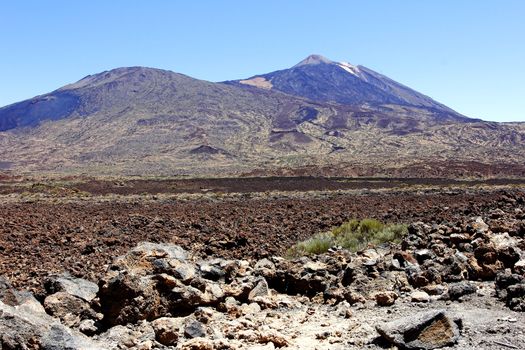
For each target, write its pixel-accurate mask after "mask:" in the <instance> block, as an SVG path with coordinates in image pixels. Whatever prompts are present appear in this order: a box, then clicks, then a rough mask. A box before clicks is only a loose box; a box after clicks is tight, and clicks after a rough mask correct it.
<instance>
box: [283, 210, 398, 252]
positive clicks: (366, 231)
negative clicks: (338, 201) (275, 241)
mask: <svg viewBox="0 0 525 350" xmlns="http://www.w3.org/2000/svg"><path fill="white" fill-rule="evenodd" d="M406 233H407V226H406V225H400V224H389V225H385V224H383V223H382V222H380V221H378V220H375V219H363V220H361V221H359V220H355V219H354V220H351V221H348V222H345V223H343V224H342V225H341V226H338V227H334V228H332V230H331V231H329V232H322V233H318V234H316V235H314V236H313V237H311V238H309V239H307V240H305V241H302V242H299V243H297V244H295V245H294V246H293V247H291V248H290V249H289V250H288V252H287V255H288V256H290V257H297V256H302V255H312V254H321V253H324V252H326V251H327V250H328V249H330V247H334V246H340V247H342V248H344V249H348V250H350V251H353V252H356V251H359V250H363V249H365V248H367V247H368V246H369V245H372V246H376V245H380V244H383V243H387V242H393V243H399V242H401V239H402V238H403V236H404V235H405V234H406Z"/></svg>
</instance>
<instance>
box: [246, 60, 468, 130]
mask: <svg viewBox="0 0 525 350" xmlns="http://www.w3.org/2000/svg"><path fill="white" fill-rule="evenodd" d="M237 82H238V83H240V84H245V85H252V86H257V87H261V88H266V89H274V90H278V91H281V92H284V93H287V94H290V95H295V96H301V97H306V98H308V99H310V100H314V101H323V102H336V103H341V104H345V105H367V106H374V107H377V106H381V105H391V104H393V105H401V106H412V107H420V108H427V109H431V110H433V111H434V112H439V113H440V114H441V118H445V119H457V120H464V119H465V117H464V116H462V115H460V114H459V113H457V112H455V111H454V110H452V109H450V108H448V107H446V106H445V105H443V104H441V103H438V102H436V101H434V100H433V99H431V98H430V97H428V96H425V95H423V94H421V93H419V92H417V91H415V90H412V89H410V88H408V87H406V86H404V85H402V84H400V83H398V82H396V81H394V80H392V79H390V78H388V77H386V76H384V75H382V74H379V73H377V72H375V71H373V70H371V69H369V68H366V67H364V66H359V65H358V66H355V65H352V64H350V63H347V62H335V61H332V60H330V59H328V58H326V57H323V56H321V55H310V56H308V57H307V58H305V59H304V60H302V61H301V62H299V63H298V64H296V65H295V66H293V67H291V68H289V69H284V70H279V71H275V72H271V73H266V74H261V75H256V76H252V77H250V78H247V79H243V80H238V81H237Z"/></svg>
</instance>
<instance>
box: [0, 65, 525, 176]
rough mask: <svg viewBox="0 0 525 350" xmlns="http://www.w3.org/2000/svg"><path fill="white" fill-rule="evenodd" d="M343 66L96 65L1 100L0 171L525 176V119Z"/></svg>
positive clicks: (96, 173)
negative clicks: (99, 68) (229, 75)
mask: <svg viewBox="0 0 525 350" xmlns="http://www.w3.org/2000/svg"><path fill="white" fill-rule="evenodd" d="M341 66H343V67H346V68H348V70H351V71H353V68H351V67H353V66H350V65H348V66H345V65H343V64H339V63H335V62H332V61H330V60H328V59H325V58H322V57H320V56H310V57H308V58H307V59H306V60H303V61H302V62H301V63H299V64H298V65H296V66H295V67H292V68H290V69H288V70H283V71H278V72H274V73H269V74H267V75H260V76H255V77H252V78H251V79H247V80H245V81H230V82H225V83H212V82H207V81H202V80H197V79H193V78H191V77H188V76H186V75H183V74H178V73H174V72H171V71H166V70H161V69H153V68H145V67H129V68H117V69H113V70H110V71H106V72H102V73H99V74H94V75H90V76H87V77H85V78H83V79H81V80H80V81H78V82H76V83H73V84H70V85H66V86H64V87H62V88H59V89H57V90H55V91H53V92H51V93H48V94H45V95H41V96H37V97H34V98H32V99H29V100H26V101H22V102H19V103H15V104H12V105H10V106H6V107H3V108H0V149H1V150H2V152H0V170H2V169H4V170H9V171H14V172H26V171H28V172H38V173H61V174H79V173H85V174H92V175H101V174H102V175H134V174H137V175H192V176H194V175H206V176H209V175H212V176H226V175H240V174H266V175H267V174H305V175H308V174H316V175H353V176H355V175H388V176H396V175H399V176H447V175H451V174H452V175H454V176H456V175H458V176H460V175H463V176H465V175H491V174H500V173H507V174H510V175H525V172H523V170H524V169H523V164H524V163H525V162H524V160H525V150H524V149H523V147H521V145H523V144H524V142H525V125H524V124H522V123H507V124H498V123H490V122H483V121H480V120H475V119H469V118H466V117H464V116H461V115H459V114H458V113H456V112H454V111H453V110H451V109H449V108H447V107H445V106H443V105H441V104H439V103H437V102H435V101H433V100H431V99H430V98H428V97H426V96H423V95H421V94H419V93H417V92H415V91H413V90H410V89H409V88H407V87H404V86H402V85H400V84H397V83H396V82H394V81H392V80H390V79H388V78H386V77H383V76H381V75H378V74H377V73H374V72H372V71H369V70H367V69H366V68H364V67H361V66H357V68H355V72H354V73H355V74H353V73H349V72H348V70H346V69H344V68H342V67H341ZM286 77H288V78H286ZM330 91H332V92H330ZM343 91H346V92H344V93H343ZM330 96H332V97H330ZM345 96H346V97H345ZM345 98H346V100H345Z"/></svg>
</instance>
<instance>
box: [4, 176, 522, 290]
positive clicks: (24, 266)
mask: <svg viewBox="0 0 525 350" xmlns="http://www.w3.org/2000/svg"><path fill="white" fill-rule="evenodd" d="M192 181H193V182H192ZM214 181H216V180H199V181H194V180H187V183H190V184H193V186H194V188H195V189H196V188H197V187H199V188H200V187H201V186H202V184H203V183H205V184H207V185H206V187H207V188H214V189H215V190H216V187H214V186H213V184H214ZM222 181H224V180H222ZM268 181H270V180H268ZM272 181H273V180H272ZM279 181H280V182H274V184H281V185H283V184H284V185H286V186H288V187H286V186H284V185H283V186H284V188H307V187H308V186H307V183H308V181H310V180H308V179H306V180H304V179H303V180H298V179H287V180H279ZM294 181H295V182H294ZM327 181H328V180H327ZM334 181H335V182H334ZM326 183H332V184H333V183H336V184H340V183H343V184H350V185H353V183H352V182H337V181H336V180H330V181H328V182H326ZM371 183H375V182H371ZM88 184H89V182H88ZM210 184H211V185H210ZM221 184H224V182H222V183H221ZM230 184H231V186H232V188H230V189H229V190H228V191H233V189H235V190H237V191H239V190H240V189H243V188H247V189H249V188H259V187H257V186H260V185H258V184H256V185H252V184H250V182H249V181H247V182H245V183H244V184H243V182H242V181H239V180H235V181H233V180H231V182H230ZM361 185H362V183H361ZM86 186H91V187H88V188H87V189H91V191H92V192H95V193H107V191H103V190H96V191H95V190H94V189H95V188H101V187H103V186H102V185H100V186H99V187H96V186H94V185H86ZM148 186H150V187H149V188H148V187H147V186H145V187H142V188H140V187H137V185H136V183H134V184H133V186H129V185H124V186H122V187H123V188H134V189H135V190H136V191H139V193H143V192H150V191H153V190H152V188H164V183H157V184H154V183H153V182H151V181H150V183H149V185H148ZM243 186H244V187H243ZM250 186H252V187H250ZM261 186H262V185H261ZM110 187H111V186H110ZM276 187H277V186H274V188H276ZM320 187H321V186H320ZM320 187H318V188H320ZM145 188H148V189H147V190H146V189H145ZM281 189H282V188H281ZM109 192H111V191H109ZM126 193H129V192H126ZM131 193H135V192H134V191H133V192H131ZM296 195H297V196H296V197H293V198H290V197H288V198H287V197H283V196H282V195H279V194H272V193H268V194H266V195H259V196H256V197H255V198H251V197H250V196H245V197H241V198H229V199H227V200H222V201H218V200H216V199H202V198H201V199H194V200H179V199H176V197H173V198H171V199H170V198H169V197H163V199H159V200H151V199H148V200H142V199H136V198H135V197H133V198H131V197H130V198H129V200H118V201H117V200H111V201H102V200H100V198H101V197H96V196H94V197H88V199H84V200H73V201H65V200H58V201H56V202H50V201H33V202H23V201H11V202H7V201H6V202H3V203H2V204H0V275H4V276H6V277H7V278H8V279H9V280H11V282H12V283H13V284H14V285H15V286H16V287H19V288H31V289H34V290H40V289H41V286H42V279H43V278H44V277H45V276H47V275H49V274H50V273H54V272H60V271H69V272H71V273H72V274H74V275H76V276H81V277H85V278H88V279H91V280H96V279H97V278H99V277H100V275H101V274H102V273H103V271H104V270H105V268H106V267H107V264H109V263H110V262H111V260H112V258H113V257H115V256H117V255H120V254H123V253H125V252H126V251H127V250H128V249H129V248H130V247H132V246H134V245H135V244H136V243H137V242H140V241H151V242H173V243H176V244H180V245H181V246H183V247H184V248H187V249H190V250H193V251H196V252H199V253H202V254H208V255H220V256H224V257H235V258H246V259H247V258H252V257H253V258H260V257H263V256H267V255H276V254H277V255H280V254H283V253H285V252H286V249H287V248H289V247H290V246H291V245H293V244H294V243H295V242H297V241H298V240H300V239H304V238H306V237H308V236H310V235H312V234H314V233H317V232H319V231H323V230H327V229H329V228H330V227H332V226H335V225H339V224H341V223H342V222H344V221H346V220H349V219H352V218H365V217H374V218H378V219H381V220H383V221H386V222H406V223H409V222H413V221H418V220H424V221H426V222H440V221H442V220H457V219H458V218H460V217H464V216H473V215H477V214H481V213H483V212H485V211H487V210H490V209H493V208H497V207H498V205H499V204H501V202H504V201H512V200H516V198H518V200H523V197H524V195H525V192H524V191H523V187H521V189H519V188H517V187H515V188H514V189H507V190H481V189H475V188H470V189H468V190H454V191H441V192H436V191H422V190H415V189H414V190H412V191H403V192H401V191H397V190H391V191H387V192H384V193H368V194H342V193H334V192H332V193H324V194H320V193H314V194H307V193H302V194H301V193H299V194H298V193H296ZM150 197H151V196H150Z"/></svg>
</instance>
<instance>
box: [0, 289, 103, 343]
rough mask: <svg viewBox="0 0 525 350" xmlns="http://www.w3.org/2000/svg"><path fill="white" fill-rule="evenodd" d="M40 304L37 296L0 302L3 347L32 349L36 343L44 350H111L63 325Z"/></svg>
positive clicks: (0, 334)
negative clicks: (13, 301) (20, 301)
mask: <svg viewBox="0 0 525 350" xmlns="http://www.w3.org/2000/svg"><path fill="white" fill-rule="evenodd" d="M37 304H38V302H37V301H36V300H34V299H33V300H31V299H27V300H26V301H25V302H23V303H21V304H20V305H17V306H11V305H7V304H5V303H3V302H1V301H0V349H2V348H5V349H28V348H31V347H35V345H37V346H38V348H39V349H42V350H59V349H71V350H73V349H76V350H82V349H86V350H88V349H92V350H95V349H107V347H106V346H105V344H102V343H99V342H96V341H94V340H92V339H90V338H88V337H86V336H85V335H83V334H81V333H80V332H77V331H75V330H72V329H70V328H68V327H66V326H64V325H62V324H61V323H60V322H59V321H58V320H57V319H55V318H53V317H51V316H49V315H48V314H46V313H45V311H44V310H43V308H42V307H41V306H40V307H38V306H37ZM38 305H39V304H38Z"/></svg>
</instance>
